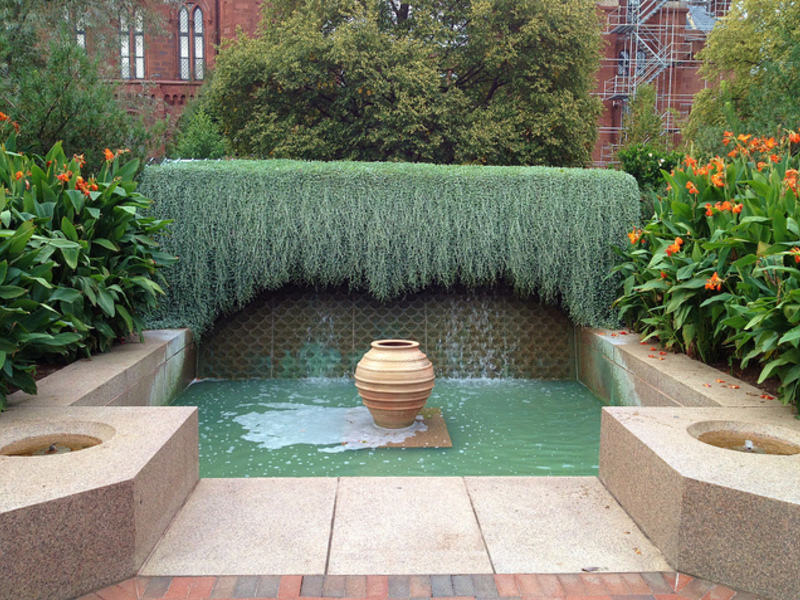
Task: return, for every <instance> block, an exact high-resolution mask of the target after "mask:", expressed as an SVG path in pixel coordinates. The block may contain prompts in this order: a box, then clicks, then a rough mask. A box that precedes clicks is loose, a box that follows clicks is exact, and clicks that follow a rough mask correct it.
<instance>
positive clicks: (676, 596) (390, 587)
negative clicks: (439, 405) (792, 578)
mask: <svg viewBox="0 0 800 600" xmlns="http://www.w3.org/2000/svg"><path fill="white" fill-rule="evenodd" d="M239 598H251V599H260V600H294V599H296V598H297V599H300V600H321V599H322V598H343V599H347V600H427V599H435V600H759V599H758V598H757V597H756V596H753V595H752V594H747V593H744V592H736V591H735V590H732V589H729V588H727V587H725V586H722V585H717V584H714V583H712V582H710V581H704V580H702V579H698V578H695V577H690V576H688V575H684V574H681V573H674V572H668V573H577V574H576V573H569V574H563V575H553V574H547V575H536V574H519V575H429V576H428V575H411V576H401V575H388V576H386V575H308V576H302V575H264V576H252V575H250V576H242V577H231V576H226V577H135V578H133V579H128V580H126V581H123V582H121V583H118V584H116V585H112V586H109V587H107V588H104V589H102V590H98V591H96V592H93V593H91V594H87V595H86V596H82V597H81V598H80V599H79V600H179V599H180V600H211V599H214V600H225V599H230V600H233V599H239Z"/></svg>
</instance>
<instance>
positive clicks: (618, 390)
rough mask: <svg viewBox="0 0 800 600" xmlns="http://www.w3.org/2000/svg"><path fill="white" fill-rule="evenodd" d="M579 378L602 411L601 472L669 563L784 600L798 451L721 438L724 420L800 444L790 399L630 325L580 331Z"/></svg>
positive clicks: (794, 556)
mask: <svg viewBox="0 0 800 600" xmlns="http://www.w3.org/2000/svg"><path fill="white" fill-rule="evenodd" d="M578 352H579V365H580V367H579V373H580V375H579V377H580V379H581V381H582V382H584V383H585V384H586V385H587V386H588V387H589V388H590V389H592V391H594V392H595V393H596V394H597V395H598V396H600V397H601V398H602V399H603V400H605V401H606V402H607V403H609V404H616V405H622V406H609V407H606V408H604V409H603V421H602V426H601V440H600V472H599V478H600V481H601V482H602V483H603V485H605V487H606V489H608V491H609V492H610V493H611V494H612V495H613V496H614V498H615V499H616V500H617V501H618V502H619V503H620V505H621V506H622V507H623V508H624V509H625V511H626V512H627V513H628V514H629V515H630V516H631V517H632V518H633V520H634V521H635V522H636V524H637V525H638V526H639V527H640V528H641V529H642V531H643V532H644V533H645V534H646V535H647V536H648V537H649V538H650V540H651V541H652V542H653V543H654V544H655V545H656V546H657V547H658V548H659V550H661V552H663V554H664V556H665V558H666V559H667V561H668V562H669V564H670V566H671V567H672V568H674V569H676V570H678V571H681V572H685V573H688V574H690V575H694V576H698V577H702V578H704V579H708V580H711V581H718V582H721V583H723V584H726V585H729V586H732V587H735V588H737V589H742V590H745V591H747V592H751V593H754V594H758V595H759V596H760V597H762V598H772V599H775V600H779V599H780V600H782V599H784V598H788V597H793V598H794V597H796V596H795V595H794V594H793V592H790V590H800V573H798V572H797V571H796V569H792V568H791V567H790V565H793V564H797V562H798V561H800V547H798V546H797V544H796V539H795V538H796V533H797V530H798V529H799V528H800V454H797V455H791V456H775V455H760V454H754V453H749V452H738V451H734V450H729V449H724V448H719V447H716V446H712V445H709V444H706V443H704V442H701V441H700V440H698V439H697V437H696V435H697V434H698V432H702V431H707V430H713V429H733V430H736V431H747V432H751V433H753V434H763V435H765V436H769V437H774V438H777V439H783V440H785V441H787V442H790V443H792V444H795V445H797V444H800V421H798V420H797V419H795V418H794V409H793V408H792V407H789V406H783V405H781V403H780V402H779V401H778V400H776V399H770V398H768V397H765V396H766V395H765V394H764V392H762V391H760V390H758V389H757V388H754V387H752V386H750V385H748V384H746V383H744V382H742V381H739V380H737V379H736V378H734V377H731V376H729V375H726V374H723V373H721V372H720V371H717V370H716V369H713V368H712V367H709V366H707V365H704V364H702V363H699V362H697V361H694V360H691V359H689V358H688V357H686V356H683V355H676V354H671V353H665V352H663V351H662V350H661V349H660V348H658V346H655V345H652V344H650V343H645V344H641V343H640V340H639V337H638V336H637V335H634V334H630V333H622V332H621V331H619V330H617V331H609V330H591V329H584V330H582V331H581V333H580V338H579V350H578Z"/></svg>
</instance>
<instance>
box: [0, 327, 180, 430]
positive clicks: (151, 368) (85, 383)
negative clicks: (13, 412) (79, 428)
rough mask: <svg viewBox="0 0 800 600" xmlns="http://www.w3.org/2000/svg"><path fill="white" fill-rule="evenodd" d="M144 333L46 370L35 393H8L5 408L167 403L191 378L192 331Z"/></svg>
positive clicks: (163, 330) (168, 330)
mask: <svg viewBox="0 0 800 600" xmlns="http://www.w3.org/2000/svg"><path fill="white" fill-rule="evenodd" d="M143 338H144V341H143V342H140V341H139V339H138V338H131V339H129V340H127V341H126V342H125V343H123V344H117V345H115V346H113V347H112V348H111V349H110V350H109V351H108V352H103V353H101V354H95V355H93V356H92V357H91V358H84V359H81V360H77V361H75V362H74V363H72V364H70V365H67V366H66V367H64V368H63V369H60V370H59V371H56V372H55V373H52V374H50V375H48V376H47V377H45V378H44V379H41V380H39V381H38V382H37V383H36V387H37V394H35V395H31V394H26V393H25V392H22V391H18V392H15V393H13V394H11V395H10V396H9V397H8V406H9V408H14V407H16V406H26V407H32V406H108V405H118V406H152V405H163V404H168V403H169V402H170V401H171V400H172V398H174V397H175V396H176V395H177V394H178V393H179V392H180V391H181V390H182V389H183V388H184V387H186V386H187V385H188V384H189V382H190V381H191V380H192V379H193V378H194V362H195V361H194V344H193V342H192V336H191V332H190V331H189V330H188V329H162V330H156V331H145V332H144V336H143ZM0 418H2V417H0Z"/></svg>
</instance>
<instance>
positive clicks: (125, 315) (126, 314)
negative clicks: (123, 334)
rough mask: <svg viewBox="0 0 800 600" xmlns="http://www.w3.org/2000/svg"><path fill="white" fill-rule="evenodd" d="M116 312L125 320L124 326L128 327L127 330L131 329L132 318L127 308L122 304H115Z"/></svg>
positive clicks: (130, 330)
mask: <svg viewBox="0 0 800 600" xmlns="http://www.w3.org/2000/svg"><path fill="white" fill-rule="evenodd" d="M116 308H117V314H119V316H120V317H122V320H123V321H125V326H126V327H127V328H128V332H132V331H133V320H132V319H131V315H130V313H129V312H128V309H127V308H125V307H124V306H122V305H121V304H117V305H116Z"/></svg>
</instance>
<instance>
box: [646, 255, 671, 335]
mask: <svg viewBox="0 0 800 600" xmlns="http://www.w3.org/2000/svg"><path fill="white" fill-rule="evenodd" d="M666 278H667V274H666V273H664V271H661V279H666ZM642 343H643V344H644V342H642Z"/></svg>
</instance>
